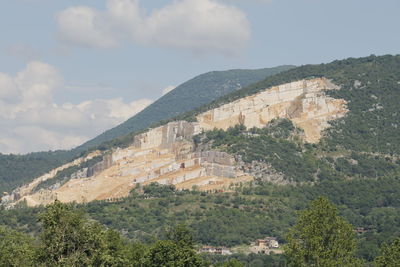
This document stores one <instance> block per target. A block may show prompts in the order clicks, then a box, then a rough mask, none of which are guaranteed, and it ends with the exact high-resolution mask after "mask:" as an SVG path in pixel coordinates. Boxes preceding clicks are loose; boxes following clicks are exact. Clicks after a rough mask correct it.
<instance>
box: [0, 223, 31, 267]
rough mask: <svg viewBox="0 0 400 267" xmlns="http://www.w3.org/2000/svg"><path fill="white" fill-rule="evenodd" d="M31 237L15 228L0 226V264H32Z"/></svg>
mask: <svg viewBox="0 0 400 267" xmlns="http://www.w3.org/2000/svg"><path fill="white" fill-rule="evenodd" d="M34 259H35V246H34V243H33V239H32V238H31V237H29V236H27V235H25V234H22V233H19V232H17V231H15V230H12V229H8V228H5V227H1V226H0V266H9V267H20V266H34V265H33V264H32V263H33V261H34Z"/></svg>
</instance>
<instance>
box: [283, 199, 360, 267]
mask: <svg viewBox="0 0 400 267" xmlns="http://www.w3.org/2000/svg"><path fill="white" fill-rule="evenodd" d="M337 213H338V211H337V209H336V207H335V206H334V205H333V204H332V203H330V202H329V201H328V200H327V199H325V198H318V199H316V200H314V201H313V202H312V203H311V205H310V207H309V208H308V209H307V210H305V211H303V212H302V213H301V215H300V216H299V219H298V221H297V223H296V225H295V226H294V227H293V228H291V230H290V232H289V234H288V236H287V242H288V243H287V245H286V246H285V254H286V256H287V258H288V261H289V266H295V267H306V266H321V267H322V266H324V267H330V266H332V267H333V266H349V267H353V266H361V265H362V264H361V262H360V261H359V260H358V259H357V258H356V257H355V252H356V240H355V238H354V237H355V234H354V230H353V226H352V225H351V224H349V223H348V222H346V221H345V220H343V219H342V218H341V217H340V216H338V214H337Z"/></svg>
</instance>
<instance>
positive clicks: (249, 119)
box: [197, 78, 347, 143]
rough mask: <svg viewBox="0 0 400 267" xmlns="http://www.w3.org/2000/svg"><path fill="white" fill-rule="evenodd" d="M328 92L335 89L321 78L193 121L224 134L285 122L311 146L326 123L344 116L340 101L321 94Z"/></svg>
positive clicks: (230, 105) (246, 99) (249, 98)
mask: <svg viewBox="0 0 400 267" xmlns="http://www.w3.org/2000/svg"><path fill="white" fill-rule="evenodd" d="M332 89H338V87H337V86H336V85H334V84H332V83H331V82H330V81H329V80H327V79H325V78H316V79H311V80H301V81H297V82H292V83H288V84H283V85H279V86H275V87H272V88H270V89H268V90H265V91H262V92H260V93H257V94H255V95H251V96H247V97H244V98H241V99H238V100H236V101H233V102H231V103H228V104H225V105H223V106H221V107H218V108H215V109H212V110H209V111H207V112H205V113H202V114H200V115H199V116H197V120H198V121H199V123H200V128H201V129H203V130H212V129H214V128H217V129H224V130H226V129H228V128H229V127H232V126H235V125H237V124H240V123H242V124H244V125H245V126H246V127H247V128H252V127H257V128H261V127H264V126H265V125H266V124H267V123H268V122H269V121H271V120H273V119H276V118H287V119H290V120H292V121H293V123H294V124H295V125H297V126H298V127H300V128H302V129H303V130H304V133H305V138H306V141H308V142H311V143H315V142H318V141H319V139H320V138H321V132H322V130H324V129H326V128H327V127H328V123H327V121H329V120H333V119H337V118H340V117H342V116H344V115H345V114H346V112H347V109H346V102H345V101H344V100H342V99H334V98H332V97H329V96H327V95H326V94H325V93H324V91H325V90H332Z"/></svg>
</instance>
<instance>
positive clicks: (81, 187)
mask: <svg viewBox="0 0 400 267" xmlns="http://www.w3.org/2000/svg"><path fill="white" fill-rule="evenodd" d="M336 89H338V87H337V86H336V85H334V84H333V83H331V82H330V81H329V80H327V79H325V78H316V79H309V80H301V81H296V82H292V83H288V84H283V85H279V86H276V87H272V88H269V89H265V90H264V91H262V92H260V93H257V94H254V95H251V96H247V97H244V98H241V99H238V100H236V101H234V102H231V103H228V104H225V105H222V106H220V107H218V108H215V109H212V110H209V111H207V112H205V113H202V114H199V115H198V116H197V122H186V121H175V122H170V123H168V124H166V125H163V126H160V127H157V128H153V129H150V130H148V131H147V132H145V133H142V134H140V135H137V136H135V137H134V140H133V142H132V144H131V146H129V147H127V148H124V149H114V150H113V151H109V152H107V153H106V154H104V155H103V161H102V162H99V163H97V164H96V165H95V166H92V167H91V168H87V169H85V170H80V171H79V172H78V173H75V174H74V175H72V176H71V178H70V179H69V180H68V181H67V182H65V183H64V184H60V185H58V186H56V187H54V186H53V187H52V188H51V189H50V188H49V189H40V190H38V191H35V190H34V189H35V187H37V185H38V184H39V183H41V182H42V181H44V180H48V179H52V178H53V177H54V176H55V175H56V173H57V172H58V171H60V170H62V169H65V168H67V167H69V166H72V165H74V164H75V165H77V164H79V163H80V162H83V161H86V160H88V159H90V158H93V157H95V156H98V155H99V153H100V152H94V153H92V154H90V155H88V156H87V157H85V158H80V159H77V160H75V161H74V162H71V163H69V164H67V165H64V166H61V167H59V168H57V169H54V170H52V171H51V172H50V173H48V174H45V175H43V176H41V177H39V178H37V179H35V180H34V181H33V182H31V183H30V184H28V185H25V186H23V187H20V188H17V189H16V190H14V191H13V192H12V193H10V194H9V195H6V196H4V197H3V198H2V202H3V203H8V204H7V205H13V204H15V203H17V202H19V201H26V203H27V204H28V205H30V206H36V205H40V204H48V203H51V202H53V201H54V200H55V199H58V200H60V201H62V202H72V201H76V202H80V203H81V202H89V201H93V200H104V199H116V198H121V197H125V196H127V195H128V194H129V192H130V191H131V190H132V189H133V188H135V187H136V186H137V185H138V184H140V185H146V184H149V183H152V182H157V183H159V184H168V185H170V184H173V185H175V186H176V188H177V189H192V188H193V187H194V186H196V187H197V188H198V189H200V190H229V187H230V186H234V185H235V184H239V183H241V182H248V181H251V180H252V179H253V177H252V175H251V174H250V173H246V171H245V170H244V169H243V168H242V167H241V166H240V164H239V160H238V159H237V158H236V157H235V156H233V155H229V154H227V153H224V152H219V151H211V150H210V151H199V150H197V149H196V148H195V145H194V143H193V141H192V137H193V136H194V135H196V134H199V133H201V132H203V131H207V130H212V129H214V128H218V129H227V128H229V127H231V126H235V125H237V124H244V125H245V126H246V127H248V128H251V127H264V126H265V125H266V124H267V123H268V122H269V121H271V120H272V119H276V118H287V119H290V120H292V122H293V123H294V124H295V125H296V126H297V127H300V128H302V129H303V130H304V138H305V140H306V141H307V142H311V143H313V142H318V140H319V139H320V138H321V136H322V131H323V130H324V129H326V128H327V127H328V126H329V123H328V122H329V121H330V120H333V119H337V118H340V117H343V116H344V115H345V114H346V112H347V109H346V102H345V101H344V100H342V99H334V98H332V97H329V96H327V95H326V94H325V91H326V90H336Z"/></svg>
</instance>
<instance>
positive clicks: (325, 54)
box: [0, 0, 400, 154]
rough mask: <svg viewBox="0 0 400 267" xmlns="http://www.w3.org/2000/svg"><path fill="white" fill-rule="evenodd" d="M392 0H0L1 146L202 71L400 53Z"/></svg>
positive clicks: (91, 129) (108, 119) (123, 109)
mask: <svg viewBox="0 0 400 267" xmlns="http://www.w3.org/2000/svg"><path fill="white" fill-rule="evenodd" d="M399 11H400V1H399V0H379V1H378V0H335V1H332V0H79V1H78V0H68V1H54V0H0V129H1V131H0V153H14V154H21V153H28V152H34V151H47V150H57V149H69V148H72V147H75V146H77V145H80V144H82V143H83V142H85V141H87V140H89V139H91V138H93V137H95V136H97V135H98V134H100V133H102V132H104V131H105V130H107V129H110V128H112V127H114V126H116V125H118V124H119V123H122V122H123V121H125V120H126V119H128V118H129V117H131V116H133V115H134V114H136V113H137V112H139V111H140V110H142V109H143V108H145V107H146V106H147V105H149V104H151V103H152V102H153V101H155V100H156V99H158V98H159V97H161V96H162V95H163V94H165V93H166V92H168V91H170V90H173V88H175V87H176V86H178V85H179V84H181V83H183V82H185V81H187V80H189V79H191V78H193V77H195V76H197V75H199V74H201V73H204V72H208V71H212V70H227V69H237V68H241V69H245V68H251V69H254V68H265V67H274V66H278V65H284V64H293V65H302V64H318V63H327V62H330V61H333V60H335V59H343V58H347V57H362V56H368V55H371V54H375V55H383V54H399V53H400V34H399V31H400V30H399V29H400V28H399V26H400V16H399V15H398V13H399Z"/></svg>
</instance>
